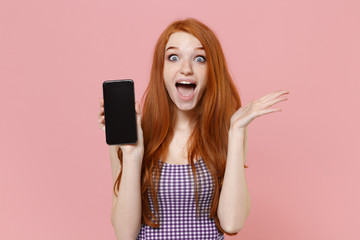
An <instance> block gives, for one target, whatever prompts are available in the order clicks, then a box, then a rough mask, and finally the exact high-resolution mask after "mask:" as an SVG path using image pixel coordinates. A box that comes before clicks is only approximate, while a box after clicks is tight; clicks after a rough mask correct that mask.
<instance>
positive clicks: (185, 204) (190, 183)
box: [136, 159, 224, 240]
mask: <svg viewBox="0 0 360 240" xmlns="http://www.w3.org/2000/svg"><path fill="white" fill-rule="evenodd" d="M159 164H163V167H162V170H161V175H160V183H159V192H158V198H159V210H160V212H159V214H160V228H152V227H150V226H148V225H146V224H142V226H141V229H140V232H139V235H138V237H137V238H136V239H137V240H141V239H144V240H145V239H146V240H155V239H156V240H160V239H166V240H169V239H176V240H183V239H189V240H190V239H196V240H200V239H204V240H205V239H206V240H219V239H221V240H223V239H224V234H221V233H220V232H219V231H218V229H217V227H216V225H215V221H214V219H213V218H212V219H210V218H209V215H210V207H211V206H210V204H211V194H212V192H213V190H214V186H213V184H212V182H211V175H210V173H209V171H208V169H207V167H206V164H205V163H204V161H203V160H202V159H200V160H199V161H197V162H196V163H195V167H196V170H197V174H196V175H197V178H198V185H200V186H198V193H199V202H200V216H199V217H197V216H196V206H195V181H194V175H193V173H192V170H191V165H190V164H186V165H176V164H169V163H164V162H161V161H159ZM148 197H149V204H150V209H151V211H153V213H154V207H153V203H152V201H151V197H150V193H149V191H148Z"/></svg>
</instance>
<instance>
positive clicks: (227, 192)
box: [217, 129, 251, 233]
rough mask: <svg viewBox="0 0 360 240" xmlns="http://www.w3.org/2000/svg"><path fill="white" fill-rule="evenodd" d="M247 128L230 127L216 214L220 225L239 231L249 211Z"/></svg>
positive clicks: (234, 231) (229, 230) (231, 231)
mask: <svg viewBox="0 0 360 240" xmlns="http://www.w3.org/2000/svg"><path fill="white" fill-rule="evenodd" d="M246 147H247V129H240V130H239V129H236V130H234V129H230V131H229V141H228V156H227V162H226V168H225V175H224V181H223V185H222V189H221V193H220V198H219V205H218V210H217V214H218V217H219V220H220V224H221V227H222V228H223V229H224V230H225V231H227V232H230V233H236V232H239V231H240V230H241V229H242V227H243V226H244V223H245V220H246V218H247V217H248V215H249V212H250V206H251V203H250V201H251V200H250V192H249V190H248V186H247V183H246V177H245V168H244V163H245V161H246Z"/></svg>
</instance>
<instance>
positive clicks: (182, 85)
mask: <svg viewBox="0 0 360 240" xmlns="http://www.w3.org/2000/svg"><path fill="white" fill-rule="evenodd" d="M175 86H176V88H177V90H178V92H179V93H180V94H181V95H182V96H183V97H188V96H190V95H191V94H192V93H193V92H194V91H195V88H196V84H195V83H192V82H187V81H180V82H177V83H176V84H175Z"/></svg>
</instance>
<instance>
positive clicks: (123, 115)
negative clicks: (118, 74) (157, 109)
mask: <svg viewBox="0 0 360 240" xmlns="http://www.w3.org/2000/svg"><path fill="white" fill-rule="evenodd" d="M103 94H104V115H105V135H106V143H107V144H108V145H117V144H128V143H136V141H137V129H136V112H135V96H134V82H133V81H132V80H131V79H126V80H110V81H105V82H104V83H103Z"/></svg>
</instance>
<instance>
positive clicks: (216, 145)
mask: <svg viewBox="0 0 360 240" xmlns="http://www.w3.org/2000/svg"><path fill="white" fill-rule="evenodd" d="M177 31H184V32H187V33H190V34H192V35H193V36H195V37H196V38H197V39H199V41H200V42H201V44H202V46H203V47H204V50H205V53H206V59H207V64H208V65H207V71H208V73H207V76H208V79H207V85H206V90H205V91H204V94H203V96H202V97H201V99H200V100H199V102H198V104H197V106H196V110H197V111H196V112H197V116H196V125H195V127H194V129H193V132H192V134H191V136H190V138H189V141H188V145H187V146H188V161H189V164H191V169H192V172H193V176H194V178H195V179H194V180H195V202H196V209H197V213H198V214H199V199H198V198H199V197H198V191H197V190H198V182H197V177H196V176H197V174H196V168H195V165H194V162H193V159H198V158H202V160H203V161H204V163H205V164H206V166H207V168H208V170H209V172H210V174H211V176H212V181H213V186H214V191H213V193H212V194H213V195H212V202H211V208H210V218H214V220H215V223H216V226H217V228H218V229H219V230H220V231H221V232H222V233H226V234H228V235H235V234H236V233H228V232H226V231H224V230H223V229H222V228H221V226H220V221H219V218H218V216H217V207H218V203H219V197H220V191H221V187H222V184H223V179H224V172H225V166H226V158H227V145H228V131H229V127H230V118H231V116H232V115H233V113H234V112H235V111H236V110H237V109H238V108H240V107H241V102H240V97H239V94H238V91H237V89H236V86H235V84H234V82H233V80H232V78H231V76H230V74H229V71H228V68H227V64H226V60H225V57H224V54H223V51H222V49H221V46H220V43H219V41H218V39H217V37H216V36H215V34H214V33H213V32H212V31H211V30H210V29H209V28H208V27H207V26H206V25H204V24H203V23H201V22H199V21H198V20H196V19H193V18H187V19H185V20H181V21H180V20H179V21H175V22H173V23H171V24H170V25H169V26H168V27H167V28H166V29H165V30H164V31H163V33H162V34H161V35H160V37H159V39H158V41H157V43H156V46H155V50H154V57H153V64H152V68H151V75H150V82H149V85H148V87H147V89H146V91H145V94H144V96H143V98H142V102H143V111H142V112H143V116H142V121H141V127H142V130H143V136H144V158H143V162H142V167H141V195H142V218H141V222H142V223H145V224H147V225H149V226H151V227H154V228H158V227H160V221H159V207H158V201H156V200H155V201H154V199H157V192H158V185H159V184H158V183H159V179H160V173H161V168H162V164H159V160H160V159H165V158H166V155H167V151H168V147H169V144H170V141H171V139H172V137H173V128H174V124H175V115H174V113H175V109H174V108H175V106H174V103H173V102H172V100H171V99H170V97H169V95H168V94H167V92H166V89H165V85H164V79H163V68H164V59H165V45H166V43H167V41H168V39H169V37H170V35H171V34H172V33H174V32H177ZM118 156H119V159H120V164H121V170H120V173H119V176H118V178H117V180H116V182H115V184H114V193H115V195H116V196H117V193H116V190H117V191H119V187H120V181H121V175H122V154H121V150H120V148H119V152H118ZM245 168H247V166H246V165H245ZM148 194H150V196H151V199H152V203H153V205H154V210H155V214H154V213H153V212H152V211H151V210H150V206H149V198H148V197H149V196H148Z"/></svg>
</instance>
